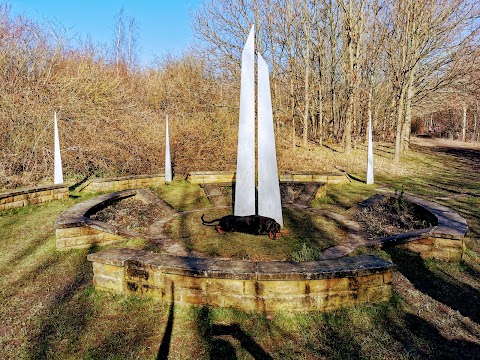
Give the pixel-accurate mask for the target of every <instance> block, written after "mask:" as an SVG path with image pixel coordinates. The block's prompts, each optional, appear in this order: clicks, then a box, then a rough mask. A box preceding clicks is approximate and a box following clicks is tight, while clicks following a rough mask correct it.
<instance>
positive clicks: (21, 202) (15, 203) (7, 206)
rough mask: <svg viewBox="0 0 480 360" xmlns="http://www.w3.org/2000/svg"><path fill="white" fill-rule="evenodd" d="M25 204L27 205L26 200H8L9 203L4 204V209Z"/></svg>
mask: <svg viewBox="0 0 480 360" xmlns="http://www.w3.org/2000/svg"><path fill="white" fill-rule="evenodd" d="M25 205H27V201H26V200H19V201H13V202H9V203H6V204H4V210H8V209H13V208H18V207H22V206H25Z"/></svg>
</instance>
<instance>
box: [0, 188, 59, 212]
mask: <svg viewBox="0 0 480 360" xmlns="http://www.w3.org/2000/svg"><path fill="white" fill-rule="evenodd" d="M65 198H68V186H67V185H64V184H61V185H47V186H37V187H33V188H27V189H15V190H10V191H6V192H3V193H0V211H3V210H8V209H12V208H17V207H22V206H27V205H32V204H41V203H44V202H48V201H52V200H59V199H65Z"/></svg>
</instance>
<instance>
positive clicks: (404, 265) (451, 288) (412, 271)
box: [386, 248, 480, 324]
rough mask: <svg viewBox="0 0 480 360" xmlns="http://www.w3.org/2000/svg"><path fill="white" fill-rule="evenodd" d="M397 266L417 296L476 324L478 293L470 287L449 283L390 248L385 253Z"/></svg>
mask: <svg viewBox="0 0 480 360" xmlns="http://www.w3.org/2000/svg"><path fill="white" fill-rule="evenodd" d="M386 251H387V252H388V253H389V254H390V256H391V257H392V261H393V262H394V263H395V264H396V265H397V268H398V271H400V272H401V273H402V274H403V275H405V276H406V277H407V278H408V280H410V282H411V283H412V284H413V285H414V286H415V287H416V288H417V289H418V290H419V291H421V292H423V293H425V294H427V295H429V296H430V297H432V298H434V299H435V300H437V301H439V302H441V303H443V304H445V305H447V306H449V307H451V308H452V309H454V310H457V311H459V312H460V313H461V314H462V315H463V316H467V317H469V318H470V319H472V320H473V321H475V322H476V323H479V324H480V308H479V307H478V304H479V303H480V293H479V291H478V290H476V289H474V288H472V287H471V286H469V285H467V284H464V283H460V284H459V282H458V280H455V279H450V277H449V275H448V274H446V273H443V272H440V271H438V272H434V271H432V270H430V269H428V268H427V267H426V266H425V263H424V261H423V259H422V258H421V257H420V256H419V255H417V254H415V253H413V252H410V251H407V250H402V249H395V248H391V249H388V250H386Z"/></svg>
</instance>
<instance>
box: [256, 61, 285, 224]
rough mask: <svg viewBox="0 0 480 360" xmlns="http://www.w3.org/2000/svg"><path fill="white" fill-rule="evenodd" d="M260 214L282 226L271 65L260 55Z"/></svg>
mask: <svg viewBox="0 0 480 360" xmlns="http://www.w3.org/2000/svg"><path fill="white" fill-rule="evenodd" d="M258 215H262V216H267V217H269V218H272V219H275V220H276V221H277V222H278V223H279V224H280V225H282V226H283V217H282V204H281V200H280V185H279V183H278V169H277V155H276V151H275V135H274V132H273V116H272V99H271V95H270V80H269V74H268V65H267V63H266V62H265V60H264V59H263V58H262V56H261V55H260V54H259V55H258Z"/></svg>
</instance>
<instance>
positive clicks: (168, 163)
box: [165, 115, 172, 182]
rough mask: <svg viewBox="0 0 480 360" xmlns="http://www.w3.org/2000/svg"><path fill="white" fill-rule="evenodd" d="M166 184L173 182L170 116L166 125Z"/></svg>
mask: <svg viewBox="0 0 480 360" xmlns="http://www.w3.org/2000/svg"><path fill="white" fill-rule="evenodd" d="M165 127H166V129H165V182H171V181H172V162H171V160H170V135H169V133H168V115H167V118H166V125H165Z"/></svg>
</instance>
